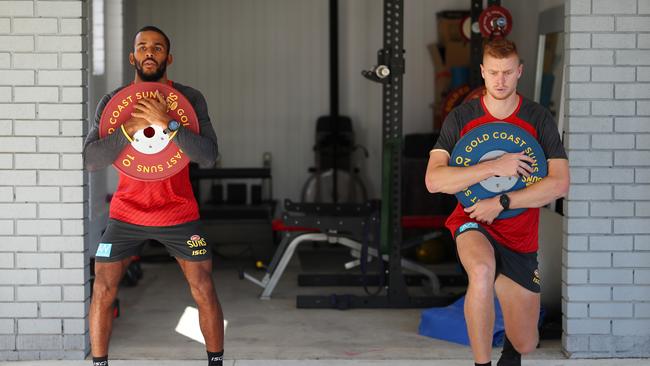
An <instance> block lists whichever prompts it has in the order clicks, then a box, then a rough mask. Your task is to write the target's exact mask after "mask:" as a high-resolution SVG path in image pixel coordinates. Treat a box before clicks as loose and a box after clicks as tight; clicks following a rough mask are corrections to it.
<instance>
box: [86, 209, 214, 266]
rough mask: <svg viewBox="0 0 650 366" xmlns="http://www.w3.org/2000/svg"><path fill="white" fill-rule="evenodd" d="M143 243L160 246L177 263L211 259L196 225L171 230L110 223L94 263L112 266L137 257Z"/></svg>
mask: <svg viewBox="0 0 650 366" xmlns="http://www.w3.org/2000/svg"><path fill="white" fill-rule="evenodd" d="M147 240H156V241H158V242H160V243H161V244H162V245H164V246H165V248H167V251H168V252H169V254H170V255H172V256H174V257H178V258H181V259H185V260H189V261H202V260H206V259H211V258H212V251H211V250H210V246H209V245H208V242H207V240H206V239H205V235H204V231H203V229H202V227H201V223H200V221H192V222H186V223H184V224H179V225H174V226H140V225H133V224H129V223H126V222H123V221H118V220H113V219H110V220H108V226H107V227H106V231H105V232H104V234H103V235H102V238H101V240H100V242H99V246H98V247H97V252H96V253H95V261H97V262H115V261H119V260H121V259H124V258H127V257H130V256H134V255H139V254H140V252H141V251H142V247H143V246H144V243H145V241H147Z"/></svg>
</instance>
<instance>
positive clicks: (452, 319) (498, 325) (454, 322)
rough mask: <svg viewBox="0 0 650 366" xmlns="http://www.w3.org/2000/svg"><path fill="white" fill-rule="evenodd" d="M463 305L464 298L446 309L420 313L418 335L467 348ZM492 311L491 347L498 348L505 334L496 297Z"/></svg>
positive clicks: (467, 337) (432, 309) (467, 339)
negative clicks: (462, 345) (493, 312)
mask: <svg viewBox="0 0 650 366" xmlns="http://www.w3.org/2000/svg"><path fill="white" fill-rule="evenodd" d="M464 305H465V296H463V297H461V298H460V299H458V300H457V301H456V302H455V303H453V304H451V305H449V306H447V307H444V308H431V309H426V310H424V311H422V317H421V319H420V327H419V328H418V333H419V334H420V335H423V336H427V337H431V338H437V339H442V340H445V341H449V342H454V343H460V344H464V345H467V346H469V336H468V335H467V325H466V324H465V314H464V313H463V307H464ZM494 310H495V313H496V317H495V319H494V330H493V331H492V347H499V346H502V345H503V337H504V336H505V334H506V332H505V328H504V326H503V314H502V313H501V306H499V301H498V300H497V299H496V297H495V298H494Z"/></svg>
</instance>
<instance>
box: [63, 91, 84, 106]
mask: <svg viewBox="0 0 650 366" xmlns="http://www.w3.org/2000/svg"><path fill="white" fill-rule="evenodd" d="M85 99H86V98H85V96H84V88H62V89H61V101H62V102H63V103H83V102H84V101H85Z"/></svg>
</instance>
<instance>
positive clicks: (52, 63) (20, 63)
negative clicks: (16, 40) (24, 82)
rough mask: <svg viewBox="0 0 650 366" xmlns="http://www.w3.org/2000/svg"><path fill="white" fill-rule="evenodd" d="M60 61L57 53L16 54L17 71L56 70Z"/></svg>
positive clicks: (15, 64)
mask: <svg viewBox="0 0 650 366" xmlns="http://www.w3.org/2000/svg"><path fill="white" fill-rule="evenodd" d="M58 64H59V61H58V56H57V54H56V53H15V54H14V68H16V69H56V68H57V67H58Z"/></svg>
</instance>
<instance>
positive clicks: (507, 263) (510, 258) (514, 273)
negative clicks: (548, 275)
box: [454, 222, 541, 293]
mask: <svg viewBox="0 0 650 366" xmlns="http://www.w3.org/2000/svg"><path fill="white" fill-rule="evenodd" d="M471 230H476V231H479V232H480V233H482V234H483V235H485V237H486V238H487V239H488V240H489V241H490V243H491V244H492V247H493V248H494V257H495V260H496V272H497V273H496V274H497V275H499V274H502V275H504V276H506V277H508V278H509V279H511V280H513V281H515V282H516V283H518V284H519V285H521V286H522V287H524V288H526V289H528V290H530V291H532V292H535V293H539V292H540V290H541V288H540V282H541V279H540V276H539V270H538V268H537V267H538V266H537V265H538V263H537V252H534V253H519V252H515V251H514V250H511V249H509V248H508V247H506V246H504V245H502V244H500V243H499V242H497V241H496V240H494V238H493V237H492V235H490V233H488V232H487V230H485V229H484V228H483V227H482V226H481V225H479V224H477V223H475V222H468V223H465V224H463V225H461V226H460V227H459V228H458V230H456V233H455V234H454V238H457V237H458V235H460V234H462V233H464V232H467V231H471ZM456 256H458V249H457V250H456ZM458 262H460V258H459V259H458ZM461 266H462V263H461ZM464 270H465V269H464V268H463V271H464ZM495 278H496V276H495Z"/></svg>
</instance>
